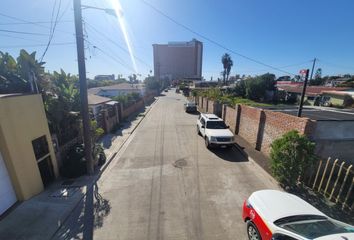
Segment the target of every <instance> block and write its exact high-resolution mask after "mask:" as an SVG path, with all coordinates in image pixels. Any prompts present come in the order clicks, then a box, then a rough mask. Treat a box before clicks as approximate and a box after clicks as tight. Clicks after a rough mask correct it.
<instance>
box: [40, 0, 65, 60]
mask: <svg viewBox="0 0 354 240" xmlns="http://www.w3.org/2000/svg"><path fill="white" fill-rule="evenodd" d="M56 3H57V1H55V2H54V5H53V10H52V18H51V22H52V21H53V16H54V11H55V6H56ZM60 7H61V0H59V4H58V10H57V14H56V17H55V22H54V23H51V24H50V27H51V28H50V36H49V39H48V44H47V46H46V48H45V49H44V52H43V54H42V56H41V58H40V61H39V62H42V60H43V58H44V56H45V54H46V53H47V51H48V49H49V46H50V43H51V42H52V40H53V37H54V33H55V28H56V27H57V24H58V21H59V13H60ZM62 16H63V15H62Z"/></svg>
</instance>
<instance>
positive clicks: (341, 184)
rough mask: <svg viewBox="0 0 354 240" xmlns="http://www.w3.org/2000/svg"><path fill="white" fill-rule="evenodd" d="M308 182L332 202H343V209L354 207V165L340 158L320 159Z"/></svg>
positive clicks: (309, 185)
mask: <svg viewBox="0 0 354 240" xmlns="http://www.w3.org/2000/svg"><path fill="white" fill-rule="evenodd" d="M306 184H307V185H308V187H310V188H312V189H313V190H315V191H317V192H319V193H321V194H322V195H323V196H325V197H326V198H327V199H328V200H330V201H331V202H334V203H336V204H341V206H342V209H343V210H344V209H349V210H351V211H352V210H353V209H354V189H353V185H354V169H353V165H349V164H347V163H346V162H344V161H339V160H338V159H336V160H332V159H331V158H328V159H327V160H320V161H319V163H318V166H317V169H316V171H313V172H312V174H310V177H309V178H308V180H307V181H306Z"/></svg>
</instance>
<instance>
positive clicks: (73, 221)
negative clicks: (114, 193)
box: [52, 183, 111, 240]
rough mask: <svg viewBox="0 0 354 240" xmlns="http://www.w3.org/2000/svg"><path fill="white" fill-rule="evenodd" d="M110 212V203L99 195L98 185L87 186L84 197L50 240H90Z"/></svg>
mask: <svg viewBox="0 0 354 240" xmlns="http://www.w3.org/2000/svg"><path fill="white" fill-rule="evenodd" d="M110 211H111V206H110V203H109V201H108V200H106V199H104V198H103V197H102V196H101V195H100V193H99V189H98V185H97V184H96V183H95V184H94V185H92V186H91V187H90V186H88V189H87V193H86V196H85V197H84V198H83V199H82V200H81V201H80V203H79V204H78V206H77V207H76V208H75V210H74V211H73V212H72V214H71V215H70V216H69V219H68V220H67V221H66V222H65V223H64V225H63V226H62V227H61V228H60V229H59V231H58V232H57V234H56V235H55V237H54V238H52V239H61V240H64V239H65V240H66V239H85V240H86V239H88V240H91V239H93V231H94V229H97V228H101V227H102V226H103V221H104V218H105V217H106V216H108V215H109V213H110Z"/></svg>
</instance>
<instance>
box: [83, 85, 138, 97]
mask: <svg viewBox="0 0 354 240" xmlns="http://www.w3.org/2000/svg"><path fill="white" fill-rule="evenodd" d="M143 88H145V85H144V84H130V83H120V84H115V85H111V86H104V87H96V88H89V89H88V92H89V93H91V94H97V93H98V92H99V91H101V90H132V89H143Z"/></svg>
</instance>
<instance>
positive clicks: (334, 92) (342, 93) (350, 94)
mask: <svg viewBox="0 0 354 240" xmlns="http://www.w3.org/2000/svg"><path fill="white" fill-rule="evenodd" d="M322 93H326V94H331V95H339V96H345V95H349V96H351V97H354V92H352V91H323V92H322Z"/></svg>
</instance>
